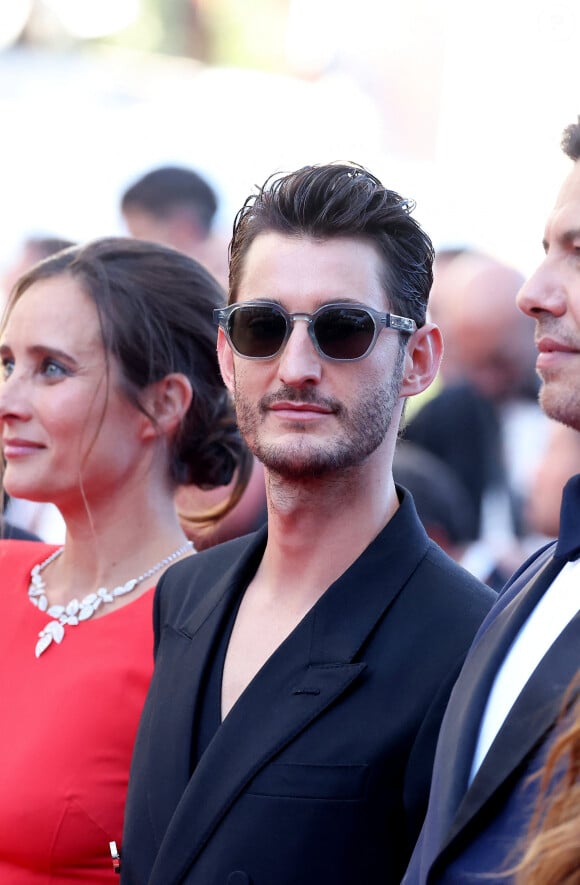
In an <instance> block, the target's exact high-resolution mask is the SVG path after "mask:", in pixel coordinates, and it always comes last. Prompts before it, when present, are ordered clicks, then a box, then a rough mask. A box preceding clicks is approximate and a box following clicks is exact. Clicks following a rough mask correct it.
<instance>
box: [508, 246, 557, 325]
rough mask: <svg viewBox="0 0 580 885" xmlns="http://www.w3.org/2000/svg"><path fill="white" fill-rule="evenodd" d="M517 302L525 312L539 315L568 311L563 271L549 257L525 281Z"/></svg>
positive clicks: (532, 315)
mask: <svg viewBox="0 0 580 885" xmlns="http://www.w3.org/2000/svg"><path fill="white" fill-rule="evenodd" d="M516 303H517V305H518V307H519V309H520V310H521V311H523V313H525V314H527V315H528V316H531V317H537V315H538V314H540V313H551V314H554V316H560V315H561V314H563V313H565V311H566V284H565V278H564V274H563V272H562V271H561V270H560V269H559V268H558V267H557V266H556V265H555V264H554V263H553V262H550V261H549V260H548V259H547V258H546V260H545V261H543V262H542V264H541V265H540V266H539V268H538V269H537V270H536V271H535V272H534V273H533V274H532V276H531V277H530V278H529V280H528V281H527V282H526V283H524V285H523V286H522V288H521V289H520V291H519V292H518V294H517V298H516Z"/></svg>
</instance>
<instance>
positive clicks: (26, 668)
mask: <svg viewBox="0 0 580 885" xmlns="http://www.w3.org/2000/svg"><path fill="white" fill-rule="evenodd" d="M223 300H224V296H223V293H222V290H221V288H220V287H219V285H218V284H217V283H216V282H215V280H214V279H213V278H212V277H211V276H210V275H209V274H208V273H207V272H206V271H205V270H204V269H203V268H202V267H201V266H200V265H198V264H197V263H196V262H195V261H193V260H191V259H189V258H186V257H185V256H183V255H181V254H179V253H177V252H174V251H172V250H170V249H165V248H163V247H158V246H153V245H151V244H145V243H139V242H137V241H134V240H126V239H121V238H115V239H107V240H100V241H96V242H94V243H91V244H89V245H87V246H84V247H74V248H72V249H68V250H66V251H64V252H61V253H59V254H58V255H56V256H54V257H52V258H49V259H47V260H46V261H44V262H42V263H41V264H38V265H36V266H35V267H34V268H33V269H32V270H30V271H29V272H28V273H27V274H26V275H25V276H24V277H22V278H21V280H20V281H19V283H18V284H17V286H16V288H15V290H14V293H13V295H12V298H11V300H10V302H9V305H8V308H7V313H6V316H5V318H4V322H3V325H2V329H1V334H0V356H1V360H2V373H1V378H0V428H1V432H2V449H3V455H4V461H5V473H4V486H5V488H6V491H7V492H8V493H9V494H10V495H13V496H15V497H19V498H26V499H29V500H34V501H50V502H53V503H54V504H56V505H57V506H58V508H59V509H60V511H61V513H62V515H63V517H64V519H65V522H66V526H67V534H66V541H65V544H64V546H63V547H62V548H55V547H53V546H48V545H44V544H39V543H38V542H32V541H31V542H26V541H2V542H0V612H1V616H0V699H1V703H2V709H3V711H4V712H3V716H2V720H3V724H2V728H1V729H0V882H6V883H10V885H37V883H38V885H40V883H49V882H50V883H51V885H55V883H64V882H66V883H75V882H76V883H83V885H90V883H106V882H114V881H118V880H117V879H116V878H115V874H114V872H113V865H112V863H111V857H110V855H109V843H110V842H111V841H116V842H117V844H118V845H119V847H120V838H121V832H122V819H123V806H124V801H125V793H126V789H127V782H128V776H129V766H130V759H131V752H132V745H133V741H134V737H135V733H136V729H137V723H138V719H139V715H140V711H141V707H142V705H143V702H144V699H145V694H146V690H147V686H148V683H149V679H150V676H151V671H152V665H153V659H152V612H151V607H152V597H153V588H154V586H155V584H156V582H157V581H158V580H159V578H160V576H161V575H162V574H163V572H164V571H165V569H167V568H168V567H169V565H170V564H171V563H173V562H175V561H177V560H178V559H180V558H182V557H183V556H187V555H191V554H192V553H193V552H194V551H193V545H192V544H191V542H190V541H188V539H187V537H186V535H185V533H184V530H183V527H182V524H181V523H180V521H179V519H178V517H177V514H176V510H175V506H174V492H175V489H176V487H177V486H178V485H182V484H187V483H193V484H196V485H199V486H201V487H203V488H214V487H218V486H220V485H227V484H228V483H230V481H231V479H232V476H234V475H235V474H237V476H238V481H237V484H236V485H235V489H234V492H233V494H232V499H231V501H230V502H229V504H228V505H226V507H227V506H230V505H231V504H232V503H235V501H236V500H237V499H238V498H239V495H240V493H241V490H242V489H243V486H244V483H245V481H246V478H247V474H248V472H249V470H250V468H251V461H250V459H249V456H248V455H247V453H246V451H245V449H244V447H243V445H242V443H241V441H240V438H239V436H238V433H237V428H236V425H235V419H234V415H233V412H232V409H231V406H230V401H229V398H228V395H227V393H226V390H225V388H224V386H223V384H222V382H221V378H220V376H219V371H218V366H217V359H216V355H215V339H216V333H215V329H214V328H213V325H212V309H213V308H214V307H219V306H222V305H223ZM222 509H223V508H222Z"/></svg>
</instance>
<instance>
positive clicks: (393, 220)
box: [229, 163, 434, 326]
mask: <svg viewBox="0 0 580 885" xmlns="http://www.w3.org/2000/svg"><path fill="white" fill-rule="evenodd" d="M414 208H415V204H414V202H413V201H412V200H407V199H404V198H403V197H401V196H400V195H399V194H398V193H396V192H395V191H392V190H388V189H387V188H386V187H384V185H383V184H381V182H380V181H379V180H378V178H376V177H375V176H374V175H372V174H371V173H370V172H368V171H367V170H366V169H364V168H363V167H362V166H358V165H356V164H354V163H352V164H351V163H348V164H344V163H340V164H339V163H331V164H328V165H318V166H304V167H303V168H302V169H298V170H297V171H296V172H292V173H290V174H288V175H273V176H271V177H270V178H268V179H267V181H266V182H265V183H264V184H263V185H262V187H260V188H259V189H258V191H257V193H255V194H252V195H250V196H249V197H248V198H247V200H246V202H245V203H244V205H243V206H242V208H241V209H240V211H239V212H238V214H237V216H236V219H235V222H234V231H233V237H232V240H231V243H230V252H229V254H230V275H229V301H230V303H232V302H234V301H236V299H237V297H238V289H239V285H240V279H241V276H242V273H243V266H244V260H245V257H246V254H247V252H248V249H249V248H250V246H251V244H252V243H253V241H254V240H255V238H256V237H257V236H258V235H259V234H261V233H264V232H266V231H273V232H275V233H279V234H282V235H284V236H290V237H302V236H305V237H312V238H313V239H316V240H327V239H331V238H335V237H358V238H360V239H361V240H364V241H366V242H370V243H372V244H374V246H375V248H376V249H377V251H378V253H379V255H380V256H381V259H382V267H383V273H382V280H381V282H382V284H383V287H384V290H385V294H386V297H387V301H388V309H389V310H391V311H393V312H395V313H398V314H402V315H404V316H409V317H411V318H412V319H414V320H415V322H416V323H417V325H418V326H421V325H423V323H424V322H425V314H426V310H427V303H428V300H429V292H430V289H431V284H432V282H433V257H434V251H433V244H432V243H431V240H430V239H429V237H428V236H427V234H426V233H425V232H424V231H423V230H422V229H421V227H420V226H419V224H418V223H417V222H416V221H415V219H414V218H412V217H411V212H412V211H413V209H414Z"/></svg>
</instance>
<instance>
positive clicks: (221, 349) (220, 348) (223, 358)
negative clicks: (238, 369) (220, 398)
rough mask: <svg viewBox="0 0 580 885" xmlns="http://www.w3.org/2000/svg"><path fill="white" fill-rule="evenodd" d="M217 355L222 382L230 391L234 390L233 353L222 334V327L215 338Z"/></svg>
mask: <svg viewBox="0 0 580 885" xmlns="http://www.w3.org/2000/svg"><path fill="white" fill-rule="evenodd" d="M217 355H218V362H219V364H220V372H221V373H222V378H223V379H224V384H225V385H226V387H227V389H228V390H229V392H230V393H233V391H234V355H233V351H232V349H231V347H230V345H229V344H228V340H227V338H226V336H225V335H224V332H223V329H218V339H217Z"/></svg>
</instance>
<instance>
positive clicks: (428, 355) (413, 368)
mask: <svg viewBox="0 0 580 885" xmlns="http://www.w3.org/2000/svg"><path fill="white" fill-rule="evenodd" d="M442 356H443V337H442V335H441V330H440V329H439V326H436V325H435V323H425V325H424V326H421V328H420V329H417V331H416V332H413V334H412V335H411V337H410V339H409V341H408V343H407V352H406V354H405V364H404V366H405V367H404V372H403V384H402V387H401V396H415V394H417V393H421V392H422V391H423V390H426V388H427V387H429V385H430V384H431V382H432V381H433V380H434V378H435V376H436V375H437V372H438V371H439V366H440V365H441V358H442Z"/></svg>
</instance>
